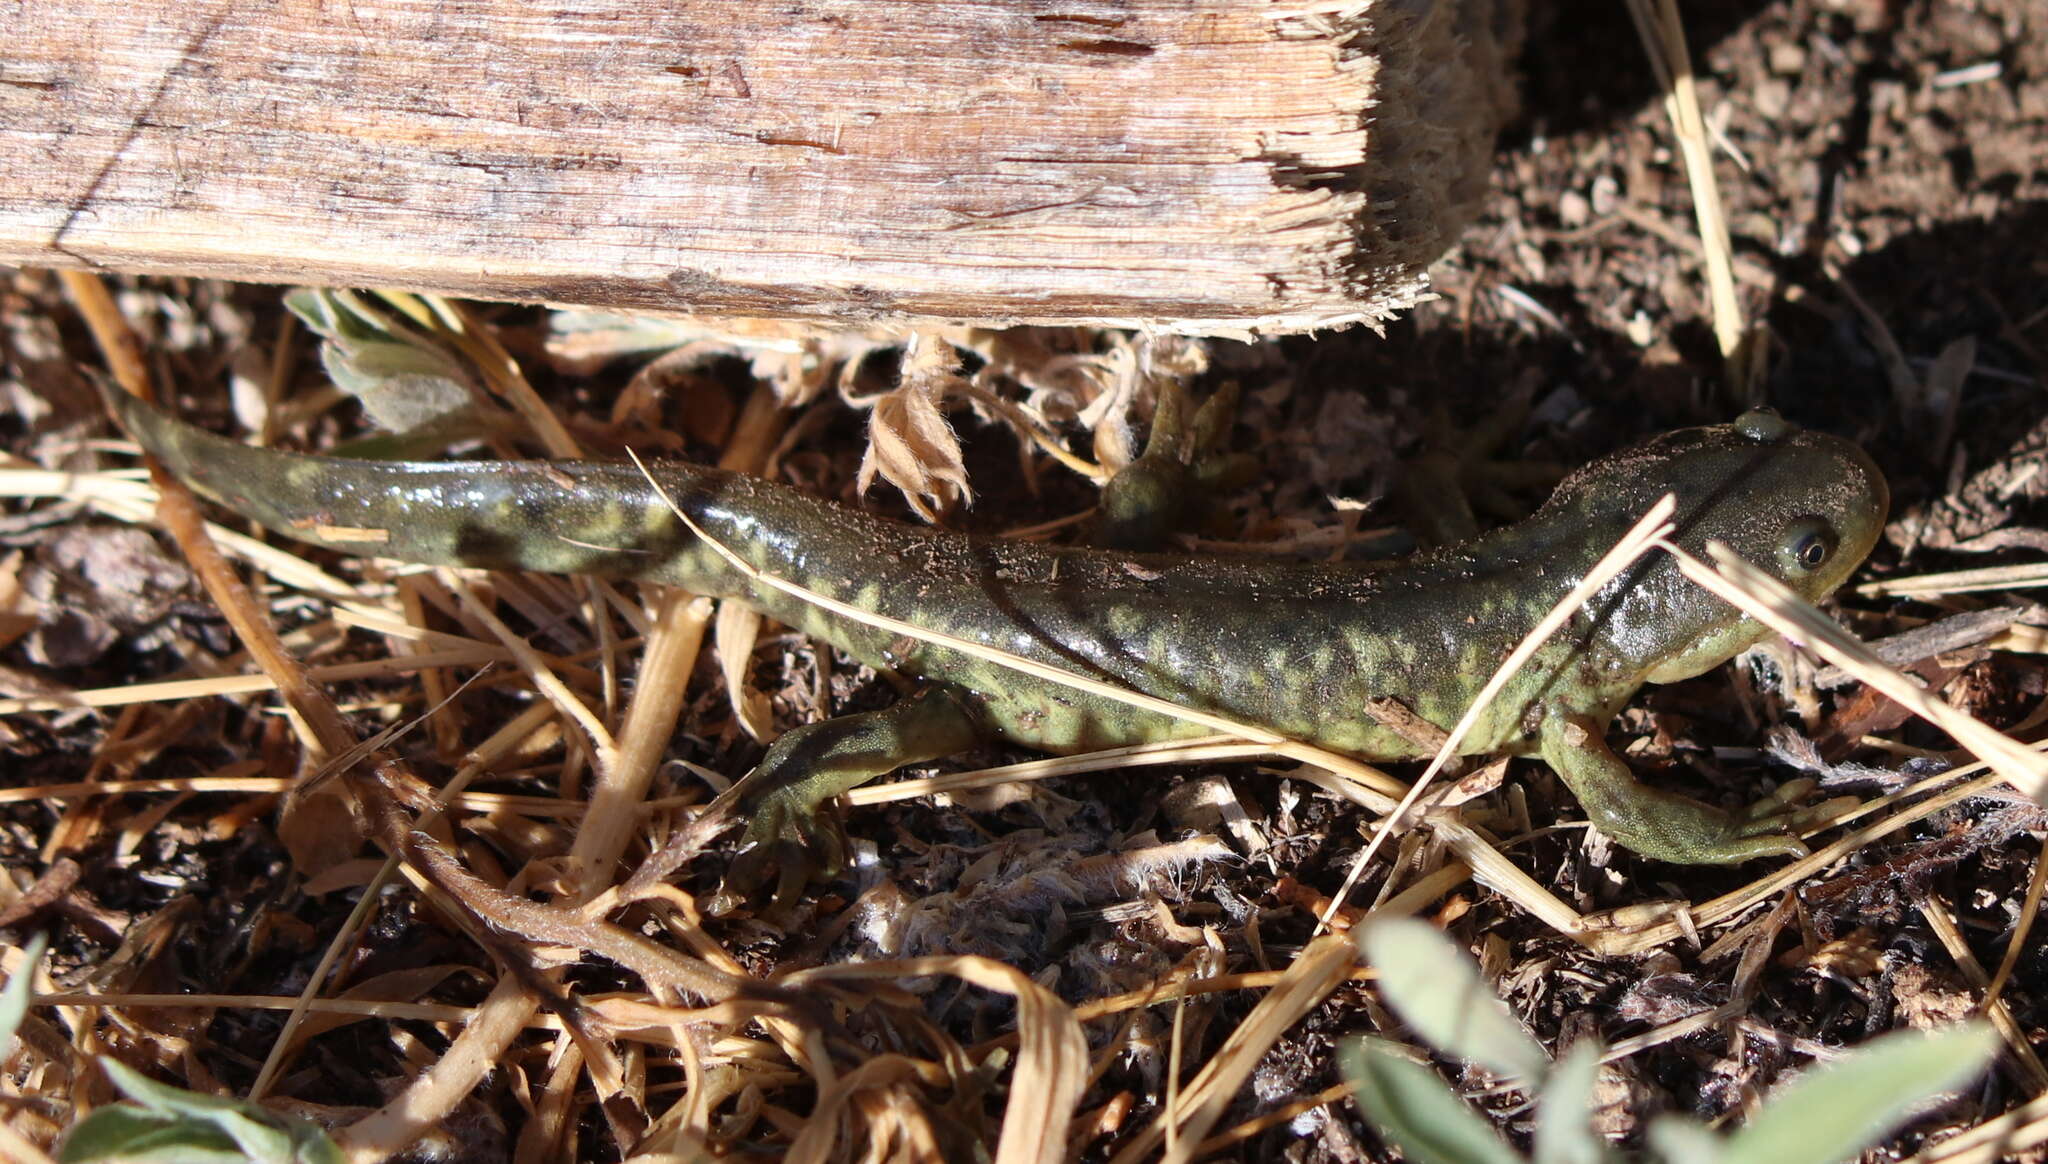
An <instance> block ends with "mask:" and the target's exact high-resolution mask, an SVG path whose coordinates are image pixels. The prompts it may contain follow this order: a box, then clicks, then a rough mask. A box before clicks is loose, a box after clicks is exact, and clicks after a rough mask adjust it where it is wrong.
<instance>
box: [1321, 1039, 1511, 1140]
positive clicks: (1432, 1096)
mask: <svg viewBox="0 0 2048 1164" xmlns="http://www.w3.org/2000/svg"><path fill="white" fill-rule="evenodd" d="M1337 1058H1338V1062H1339V1063H1340V1064H1342V1065H1343V1068H1344V1077H1345V1078H1346V1079H1348V1080H1350V1081H1351V1091H1352V1094H1353V1095H1354V1096H1355V1097H1356V1098H1357V1100H1358V1106H1359V1109H1360V1110H1361V1111H1363V1112H1364V1113H1365V1118H1366V1119H1368V1120H1370V1121H1371V1122H1372V1125H1373V1127H1375V1128H1377V1129H1378V1130H1379V1133H1380V1135H1382V1136H1384V1137H1386V1139H1387V1141H1388V1142H1389V1143H1391V1144H1393V1145H1394V1146H1396V1147H1398V1148H1400V1149H1401V1153H1402V1155H1404V1156H1406V1157H1408V1158H1409V1159H1410V1160H1413V1161H1416V1162H1417V1164H1519V1160H1520V1158H1519V1157H1517V1156H1516V1155H1515V1153H1514V1151H1513V1150H1512V1149H1510V1148H1509V1147H1508V1146H1507V1145H1506V1144H1505V1143H1503V1142H1502V1141H1501V1138H1500V1136H1499V1135H1497V1134H1496V1133H1495V1132H1494V1130H1493V1125H1492V1124H1490V1123H1488V1122H1487V1121H1486V1119H1485V1118H1484V1117H1482V1116H1481V1115H1479V1113H1477V1112H1475V1111H1473V1110H1472V1109H1471V1108H1470V1107H1468V1106H1467V1105H1466V1103H1465V1101H1464V1100H1462V1099H1459V1098H1458V1097H1457V1095H1456V1094H1454V1093H1453V1092H1452V1091H1451V1089H1450V1088H1448V1087H1445V1086H1444V1084H1443V1081H1442V1080H1440V1079H1438V1078H1437V1077H1436V1073H1435V1072H1433V1071H1430V1070H1429V1069H1428V1068H1426V1067H1421V1066H1418V1065H1417V1064H1415V1063H1413V1062H1410V1061H1409V1059H1408V1058H1407V1056H1405V1055H1403V1054H1402V1053H1401V1052H1400V1050H1398V1049H1397V1045H1396V1044H1392V1043H1388V1042H1386V1041H1385V1040H1383V1039H1372V1038H1363V1037H1361V1038H1356V1039H1352V1040H1350V1041H1348V1042H1347V1043H1345V1044H1344V1046H1343V1047H1342V1048H1341V1049H1340V1050H1339V1051H1338V1053H1337Z"/></svg>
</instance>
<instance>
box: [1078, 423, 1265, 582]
mask: <svg viewBox="0 0 2048 1164" xmlns="http://www.w3.org/2000/svg"><path fill="white" fill-rule="evenodd" d="M1187 407H1188V405H1187V401H1186V399H1185V397H1184V395H1183V393H1182V391H1181V389H1180V387H1179V386H1178V385H1174V384H1168V385H1167V386H1165V387H1164V388H1163V389H1162V390H1161V392H1160V396H1159V403H1158V406H1157V408H1156V410H1155V411H1154V412H1153V414H1152V435H1151V436H1150V437H1149V438H1148V439H1147V440H1146V442H1145V451H1144V453H1143V454H1142V455H1141V456H1139V457H1138V459H1137V460H1135V461H1132V462H1131V463H1130V464H1128V465H1125V466H1124V467H1123V468H1122V469H1121V470H1118V472H1117V474H1116V476H1114V477H1112V478H1110V479H1109V482H1108V483H1107V484H1105V485H1104V486H1103V487H1102V500H1101V503H1100V506H1099V509H1100V517H1099V518H1098V519H1097V522H1096V526H1095V530H1094V532H1093V534H1092V536H1091V537H1090V540H1091V541H1092V542H1094V543H1095V544H1096V545H1099V546H1105V547H1108V548H1110V549H1118V550H1133V551H1138V550H1157V549H1162V548H1164V547H1165V546H1166V544H1167V537H1168V536H1169V535H1171V534H1173V533H1175V532H1177V531H1180V530H1182V529H1185V528H1188V527H1189V526H1190V524H1199V522H1200V520H1201V519H1202V518H1203V517H1205V516H1206V511H1207V510H1208V509H1209V507H1210V502H1211V499H1212V498H1213V497H1215V496H1216V495H1218V494H1219V493H1222V492H1225V491H1228V490H1231V489H1236V488H1239V487H1241V486H1243V485H1244V484H1246V483H1247V482H1249V481H1250V480H1251V477H1252V475H1253V474H1254V473H1255V472H1256V470H1257V463H1256V462H1255V461H1254V460H1253V459H1252V458H1251V457H1249V456H1246V455H1244V454H1242V453H1231V452H1229V451H1227V450H1226V448H1225V447H1224V446H1225V444H1226V443H1227V439H1228V437H1229V433H1230V422H1231V420H1232V419H1233V417H1234V416H1235V414H1236V411H1237V387H1236V385H1235V384H1234V383H1233V384H1227V385H1225V386H1224V387H1223V388H1221V389H1219V390H1218V391H1217V392H1216V394H1215V395H1213V396H1211V397H1210V398H1209V399H1208V400H1207V401H1206V402H1204V403H1203V405H1202V407H1201V408H1200V409H1199V410H1198V411H1196V413H1195V414H1194V417H1193V418H1192V419H1189V418H1187V417H1186V415H1185V414H1186V410H1187Z"/></svg>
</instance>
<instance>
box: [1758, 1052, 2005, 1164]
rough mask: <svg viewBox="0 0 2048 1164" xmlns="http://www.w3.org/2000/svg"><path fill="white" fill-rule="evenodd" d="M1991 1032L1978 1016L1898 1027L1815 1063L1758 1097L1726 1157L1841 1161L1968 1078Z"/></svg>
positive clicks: (1792, 1162) (1768, 1162) (1761, 1161)
mask: <svg viewBox="0 0 2048 1164" xmlns="http://www.w3.org/2000/svg"><path fill="white" fill-rule="evenodd" d="M1997 1047H1998V1038H1997V1035H1996V1034H1995V1033H1993V1031H1992V1030H1991V1028H1990V1026H1988V1025H1986V1024H1984V1023H1981V1022H1970V1023H1963V1024H1961V1025H1959V1026H1957V1027H1953V1028H1950V1029H1948V1030H1945V1031H1940V1032H1937V1033H1934V1034H1921V1033H1919V1032H1899V1033H1896V1034H1890V1035H1885V1036H1883V1037H1881V1038H1876V1039H1872V1040H1871V1041H1870V1042H1869V1043H1867V1044H1865V1045H1864V1046H1862V1047H1860V1048H1858V1049H1857V1050H1855V1051H1852V1052H1850V1053H1849V1054H1846V1055H1844V1056H1842V1057H1841V1058H1840V1059H1837V1060H1836V1061H1834V1062H1833V1063H1830V1064H1827V1065H1826V1066H1823V1067H1816V1068H1814V1069H1813V1070H1811V1071H1809V1072H1807V1073H1806V1075H1804V1076H1803V1077H1801V1078H1800V1079H1799V1080H1798V1081H1797V1082H1795V1083H1793V1084H1791V1085H1790V1086H1788V1087H1785V1088H1782V1089H1780V1090H1778V1091H1776V1092H1773V1093H1772V1094H1771V1095H1770V1096H1769V1097H1768V1098H1766V1099H1765V1100H1764V1103H1763V1106H1762V1108H1761V1109H1760V1110H1759V1111H1758V1112H1757V1115H1756V1118H1755V1119H1753V1120H1751V1121H1750V1122H1749V1125H1748V1126H1747V1127H1745V1128H1743V1129H1742V1130H1741V1131H1739V1132H1737V1133H1735V1135H1734V1136H1732V1137H1730V1139H1729V1140H1728V1149H1727V1153H1726V1155H1725V1159H1726V1160H1727V1161H1728V1162H1729V1164H1828V1162H1830V1161H1835V1160H1846V1159H1849V1158H1850V1157H1852V1156H1855V1155H1856V1154H1857V1153H1858V1152H1861V1151H1862V1150H1863V1149H1865V1148H1867V1147H1869V1146H1870V1145H1872V1144H1875V1143H1877V1142H1878V1141H1879V1140H1881V1139H1883V1138H1884V1137H1886V1136H1888V1135H1890V1134H1891V1133H1892V1132H1893V1131H1894V1130H1895V1129H1897V1128H1898V1127H1900V1126H1901V1125H1903V1124H1905V1123H1906V1122H1907V1121H1908V1120H1910V1119H1912V1117H1913V1111H1914V1109H1915V1108H1916V1107H1918V1106H1919V1105H1920V1104H1923V1103H1925V1102H1926V1101H1928V1100H1929V1099H1932V1098H1934V1097H1935V1096H1937V1095H1940V1094H1941V1093H1942V1092H1944V1091H1949V1090H1951V1089H1953V1088H1955V1087H1958V1086H1960V1085H1962V1084H1963V1083H1965V1082H1967V1081H1969V1080H1970V1079H1972V1078H1974V1077H1976V1076H1977V1075H1978V1074H1979V1073H1980V1072H1982V1071H1983V1070H1984V1068H1985V1067H1986V1066H1987V1065H1989V1064H1990V1062H1991V1056H1992V1054H1993V1053H1994V1052H1995V1051H1996V1050H1997Z"/></svg>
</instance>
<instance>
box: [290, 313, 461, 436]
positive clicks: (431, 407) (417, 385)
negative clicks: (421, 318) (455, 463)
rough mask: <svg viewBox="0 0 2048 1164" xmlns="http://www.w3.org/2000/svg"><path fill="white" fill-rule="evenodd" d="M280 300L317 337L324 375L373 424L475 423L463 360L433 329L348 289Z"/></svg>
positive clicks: (401, 429)
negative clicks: (428, 331)
mask: <svg viewBox="0 0 2048 1164" xmlns="http://www.w3.org/2000/svg"><path fill="white" fill-rule="evenodd" d="M284 303H285V307H286V308H287V309H288V310H290V311H291V313H292V314H293V315H296V316H298V317H299V319H301V320H302V321H304V323H305V325H306V326H307V327H308V328H309V329H311V330H312V331H313V332H315V333H316V334H318V335H319V336H320V341H321V342H320V363H321V366H322V367H324V368H326V369H327V375H328V377H329V378H330V379H332V380H333V381H334V383H335V386H336V387H338V388H340V389H341V390H342V391H344V392H346V393H348V394H349V395H351V396H354V397H356V398H357V399H358V400H360V401H362V405H363V410H364V411H365V412H367V413H369V414H370V418H371V419H372V420H374V421H376V422H377V424H378V425H379V426H381V427H383V428H386V429H389V430H390V431H392V432H394V433H401V434H403V433H410V432H413V431H414V430H420V429H426V428H428V427H430V426H435V425H440V426H444V427H445V426H447V425H450V424H455V425H457V426H458V427H459V426H461V425H464V424H467V425H468V426H469V427H471V428H474V427H476V426H477V424H478V423H479V422H478V421H477V420H476V419H475V416H474V413H475V412H476V398H475V397H474V396H473V395H472V394H471V390H470V389H471V385H472V384H473V383H474V382H475V381H474V378H473V377H472V376H471V374H470V371H469V365H468V364H466V363H464V362H463V360H461V359H460V358H459V357H457V356H456V355H455V354H454V353H452V352H450V351H448V350H447V349H446V348H445V347H444V346H443V345H442V344H441V343H440V342H439V341H438V340H436V339H434V338H433V337H432V336H430V335H427V334H425V333H422V332H420V331H418V330H416V329H414V328H411V327H408V326H406V325H405V323H404V322H403V321H401V320H399V319H398V318H396V317H394V316H392V315H389V314H387V313H385V312H383V311H379V310H378V309H377V308H376V307H374V306H372V305H371V304H370V303H369V302H368V301H367V300H365V299H364V298H363V297H362V296H360V295H357V294H355V293H354V292H351V291H339V290H332V289H306V288H301V289H299V290H296V291H293V292H290V293H289V294H287V295H286V296H285V300H284ZM465 418H466V419H465Z"/></svg>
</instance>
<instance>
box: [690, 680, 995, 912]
mask: <svg viewBox="0 0 2048 1164" xmlns="http://www.w3.org/2000/svg"><path fill="white" fill-rule="evenodd" d="M982 736H983V732H982V730H981V727H980V725H979V723H978V722H977V721H976V719H975V717H974V716H973V714H972V713H971V712H969V711H968V709H967V708H966V706H965V705H963V704H962V703H961V702H960V699H959V698H958V696H956V695H955V694H954V693H952V692H951V691H949V690H947V689H945V688H943V687H931V688H926V689H925V690H923V691H921V692H919V693H917V694H916V695H913V696H911V697H910V698H908V699H905V700H903V701H901V702H899V703H897V704H894V705H893V706H890V707H886V708H883V709H882V710H880V711H869V712H861V713H859V714H856V715H844V716H840V717H838V718H837V719H828V720H825V721H823V722H822V723H814V724H806V725H804V726H803V727H799V728H795V729H793V730H791V731H789V732H788V733H786V734H784V735H783V736H782V737H781V738H780V739H778V740H776V741H775V743H774V745H773V746H772V747H770V748H769V749H768V754H767V755H766V756H764V757H762V759H761V763H760V764H759V765H758V766H757V767H756V768H755V769H754V770H753V771H752V772H750V773H748V774H747V776H746V778H745V779H743V780H741V781H740V782H739V783H738V784H735V785H734V786H733V787H732V788H731V790H729V791H728V792H726V793H725V795H723V796H721V797H719V802H718V804H716V805H714V806H713V808H712V811H713V812H721V811H722V812H725V813H729V814H731V816H732V818H733V819H736V820H737V821H739V822H740V823H741V824H742V825H743V827H744V829H745V832H744V833H743V835H742V845H741V849H740V853H739V856H738V857H736V858H734V860H733V864H732V868H731V869H730V870H728V871H727V873H726V877H725V885H726V888H727V889H728V890H729V891H731V892H733V893H735V894H738V895H743V896H751V895H752V894H753V892H754V891H755V890H756V889H758V888H759V887H760V886H761V885H762V884H763V883H765V881H766V880H767V872H768V870H769V869H770V868H771V867H772V868H774V869H775V871H776V878H777V880H776V886H775V893H774V901H775V903H776V904H778V905H780V904H782V903H786V902H791V901H794V900H795V899H796V896H797V894H798V893H800V892H801V891H802V889H803V887H804V884H805V883H806V882H808V881H810V880H811V879H813V878H814V877H829V876H831V875H833V874H835V873H837V872H838V871H839V870H840V869H841V868H843V867H844V866H845V864H846V836H845V833H844V831H843V830H842V829H841V827H840V823H839V820H838V817H837V815H836V813H834V812H833V811H832V809H831V806H830V805H828V804H827V803H826V802H827V801H829V800H831V799H832V798H833V797H835V796H839V795H841V794H842V793H845V792H848V791H850V790H852V789H854V788H858V787H860V786H861V785H862V784H865V783H867V782H868V781H870V780H872V779H874V778H875V777H877V776H880V775H883V774H884V773H887V772H891V771H894V770H895V769H897V768H899V767H901V766H903V765H905V764H915V763H918V762H920V761H923V760H933V759H937V758H939V757H941V756H949V755H952V754H953V753H955V752H961V751H965V750H967V749H968V748H971V747H973V746H974V745H975V744H977V743H979V742H980V741H981V739H982Z"/></svg>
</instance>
